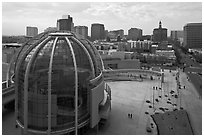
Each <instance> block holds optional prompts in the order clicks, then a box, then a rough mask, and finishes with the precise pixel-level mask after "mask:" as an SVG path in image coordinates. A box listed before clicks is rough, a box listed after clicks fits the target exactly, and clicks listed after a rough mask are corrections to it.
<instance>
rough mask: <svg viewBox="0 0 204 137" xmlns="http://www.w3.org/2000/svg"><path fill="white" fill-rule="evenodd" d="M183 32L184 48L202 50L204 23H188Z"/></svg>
mask: <svg viewBox="0 0 204 137" xmlns="http://www.w3.org/2000/svg"><path fill="white" fill-rule="evenodd" d="M183 30H184V47H186V48H202V23H188V24H186V25H185V26H184V27H183Z"/></svg>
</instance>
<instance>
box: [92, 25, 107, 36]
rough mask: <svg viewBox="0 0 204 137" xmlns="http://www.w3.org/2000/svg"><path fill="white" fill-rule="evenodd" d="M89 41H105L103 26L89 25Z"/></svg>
mask: <svg viewBox="0 0 204 137" xmlns="http://www.w3.org/2000/svg"><path fill="white" fill-rule="evenodd" d="M91 39H92V40H102V39H105V27H104V25H103V24H99V23H94V24H91Z"/></svg>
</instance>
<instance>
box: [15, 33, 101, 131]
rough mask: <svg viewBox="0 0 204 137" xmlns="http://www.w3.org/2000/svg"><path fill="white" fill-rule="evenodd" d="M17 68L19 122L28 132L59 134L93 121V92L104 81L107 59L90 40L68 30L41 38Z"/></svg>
mask: <svg viewBox="0 0 204 137" xmlns="http://www.w3.org/2000/svg"><path fill="white" fill-rule="evenodd" d="M13 66H14V67H15V78H14V81H15V92H16V105H15V107H16V108H15V109H16V111H15V112H16V122H17V124H18V125H19V126H20V127H21V128H22V129H23V131H24V132H32V133H37V134H41V133H42V134H47V133H48V134H58V133H65V132H68V131H69V132H70V131H74V129H75V127H77V128H80V127H83V126H85V125H87V124H89V123H90V119H91V113H92V112H91V111H92V110H91V109H92V108H91V105H90V104H91V103H93V102H92V99H91V97H92V95H91V92H92V89H94V88H95V87H97V86H98V85H100V84H104V81H103V76H102V70H103V64H102V60H101V58H100V55H99V53H98V52H97V51H96V49H95V48H94V47H93V45H92V44H91V43H90V42H89V41H88V40H86V39H82V38H80V37H79V36H77V35H75V34H74V33H71V32H68V31H55V32H49V33H42V34H39V35H38V36H36V37H34V38H33V39H31V40H30V41H29V42H27V43H26V44H25V45H23V46H22V48H21V49H20V51H19V53H18V55H17V56H16V62H15V64H14V65H13ZM103 91H104V89H102V91H101V93H100V94H101V95H102V94H103ZM102 96H103V95H102ZM101 101H102V100H100V101H99V102H101ZM76 122H77V123H76Z"/></svg>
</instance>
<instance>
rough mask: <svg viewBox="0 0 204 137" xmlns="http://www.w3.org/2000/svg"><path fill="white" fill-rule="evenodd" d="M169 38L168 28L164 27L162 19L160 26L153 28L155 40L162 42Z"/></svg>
mask: <svg viewBox="0 0 204 137" xmlns="http://www.w3.org/2000/svg"><path fill="white" fill-rule="evenodd" d="M166 40H167V29H166V28H162V23H161V21H160V22H159V28H155V29H154V30H153V41H154V42H162V41H166Z"/></svg>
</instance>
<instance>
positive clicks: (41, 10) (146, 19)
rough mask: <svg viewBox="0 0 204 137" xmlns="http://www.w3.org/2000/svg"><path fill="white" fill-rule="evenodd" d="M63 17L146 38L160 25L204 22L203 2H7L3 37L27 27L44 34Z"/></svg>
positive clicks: (175, 27) (179, 27) (173, 26)
mask: <svg viewBox="0 0 204 137" xmlns="http://www.w3.org/2000/svg"><path fill="white" fill-rule="evenodd" d="M62 15H70V16H71V17H73V23H74V25H75V26H77V25H83V26H87V27H88V29H89V35H90V31H91V30H90V29H91V24H93V23H102V24H104V25H105V29H106V30H109V31H110V30H117V29H123V30H124V33H125V34H127V32H128V29H130V28H140V29H142V30H143V34H144V35H150V34H152V33H153V29H154V28H157V27H158V26H159V21H160V20H161V21H162V27H164V28H167V29H168V35H170V31H171V30H182V29H183V26H184V25H185V24H187V23H191V22H202V3H201V2H153V3H150V2H95V3H94V2H66V3H65V2H3V3H2V35H25V33H26V26H35V27H38V32H39V33H41V32H43V31H44V29H46V28H47V27H56V23H57V19H60V18H62Z"/></svg>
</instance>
